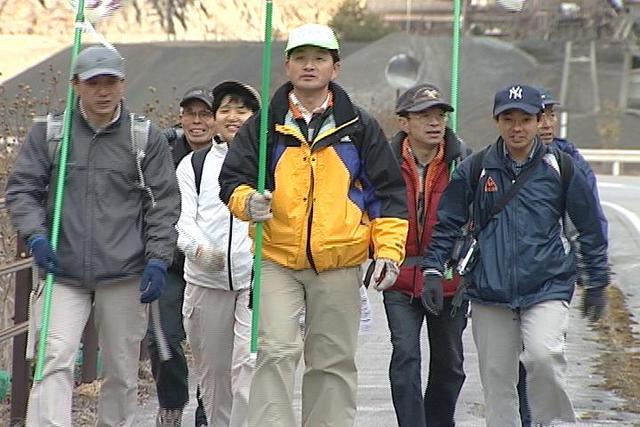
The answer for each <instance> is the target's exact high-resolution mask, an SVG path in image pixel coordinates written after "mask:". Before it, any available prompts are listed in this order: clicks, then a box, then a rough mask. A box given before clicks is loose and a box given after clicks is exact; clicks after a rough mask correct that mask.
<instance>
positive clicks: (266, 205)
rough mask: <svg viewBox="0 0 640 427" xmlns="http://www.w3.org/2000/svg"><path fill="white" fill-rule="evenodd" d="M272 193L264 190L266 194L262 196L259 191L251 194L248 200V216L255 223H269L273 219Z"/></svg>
mask: <svg viewBox="0 0 640 427" xmlns="http://www.w3.org/2000/svg"><path fill="white" fill-rule="evenodd" d="M272 197H273V196H272V195H271V192H270V191H269V190H264V193H262V194H260V193H258V192H257V191H254V192H253V193H251V194H250V195H249V197H248V199H247V206H246V210H247V216H248V217H249V218H251V221H253V222H262V221H267V220H269V219H271V218H273V213H272V212H271V199H272Z"/></svg>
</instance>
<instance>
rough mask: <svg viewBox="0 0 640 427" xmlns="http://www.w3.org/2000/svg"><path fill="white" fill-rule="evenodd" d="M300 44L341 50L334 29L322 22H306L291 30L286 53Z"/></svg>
mask: <svg viewBox="0 0 640 427" xmlns="http://www.w3.org/2000/svg"><path fill="white" fill-rule="evenodd" d="M300 46H316V47H320V48H322V49H327V50H340V46H339V45H338V39H337V38H336V35H335V33H334V32H333V30H332V29H331V28H330V27H328V26H326V25H322V24H305V25H302V26H300V27H297V28H294V29H293V30H291V31H290V32H289V40H288V41H287V47H286V48H285V49H284V51H285V53H289V52H290V51H291V50H293V49H295V48H297V47H300Z"/></svg>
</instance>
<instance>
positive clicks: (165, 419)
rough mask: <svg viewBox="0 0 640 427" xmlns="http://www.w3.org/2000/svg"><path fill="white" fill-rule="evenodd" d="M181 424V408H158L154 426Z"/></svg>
mask: <svg viewBox="0 0 640 427" xmlns="http://www.w3.org/2000/svg"><path fill="white" fill-rule="evenodd" d="M181 425H182V409H164V408H160V409H158V415H157V416H156V427H180V426H181Z"/></svg>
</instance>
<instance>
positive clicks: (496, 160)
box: [483, 136, 548, 170]
mask: <svg viewBox="0 0 640 427" xmlns="http://www.w3.org/2000/svg"><path fill="white" fill-rule="evenodd" d="M534 144H537V148H536V151H535V153H534V154H533V157H532V160H535V159H537V158H538V157H542V156H544V155H545V154H546V153H547V151H548V147H546V146H545V145H544V144H543V143H542V142H541V141H540V139H539V138H538V137H537V136H536V140H535V142H534ZM504 150H505V148H504V140H503V139H502V137H498V140H497V141H496V142H495V143H494V144H491V145H490V146H489V147H488V148H487V154H486V155H485V160H484V162H483V165H484V166H485V167H487V168H493V169H504V170H510V169H511V167H510V165H509V164H508V162H509V159H508V158H507V156H505V153H504Z"/></svg>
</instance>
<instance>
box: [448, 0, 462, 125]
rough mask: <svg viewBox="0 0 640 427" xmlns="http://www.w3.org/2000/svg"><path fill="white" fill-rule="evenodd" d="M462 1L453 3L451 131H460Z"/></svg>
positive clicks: (458, 0) (455, 0)
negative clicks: (459, 96)
mask: <svg viewBox="0 0 640 427" xmlns="http://www.w3.org/2000/svg"><path fill="white" fill-rule="evenodd" d="M460 9H461V7H460V0H454V1H453V43H452V47H451V106H452V107H453V108H454V111H453V112H452V113H451V120H450V122H449V124H450V127H451V129H452V130H453V131H454V132H455V131H456V130H458V78H459V75H458V67H459V63H460Z"/></svg>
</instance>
